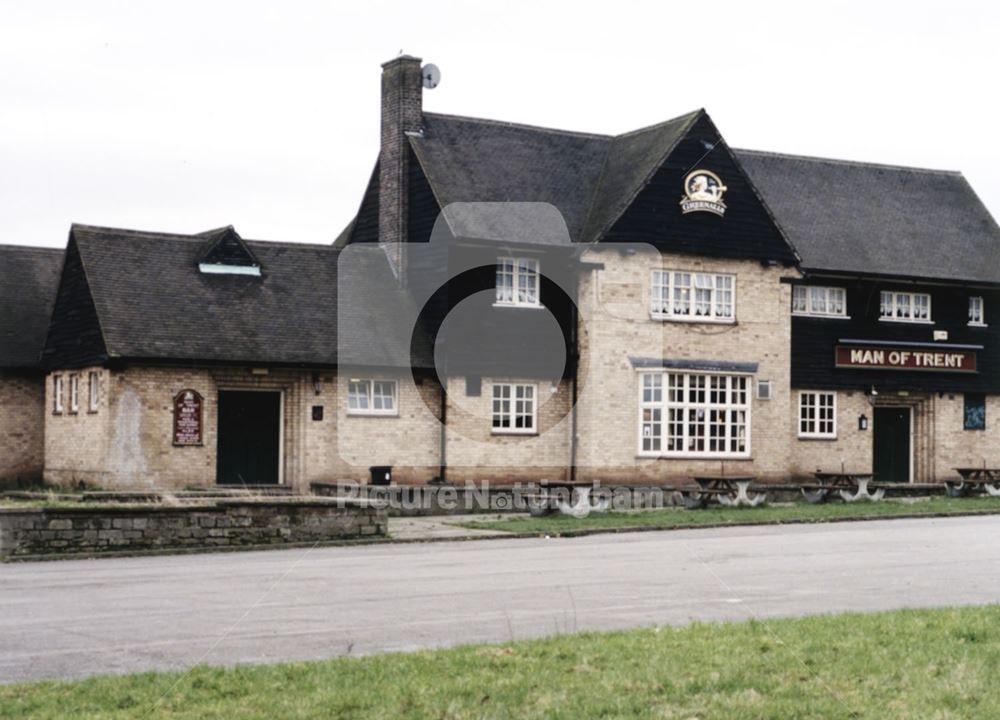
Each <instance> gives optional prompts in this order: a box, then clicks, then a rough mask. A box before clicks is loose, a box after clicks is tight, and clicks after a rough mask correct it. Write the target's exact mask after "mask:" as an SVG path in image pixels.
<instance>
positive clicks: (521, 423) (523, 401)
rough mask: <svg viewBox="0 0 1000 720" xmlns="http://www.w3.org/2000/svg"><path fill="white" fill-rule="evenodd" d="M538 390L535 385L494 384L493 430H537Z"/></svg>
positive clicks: (506, 431)
mask: <svg viewBox="0 0 1000 720" xmlns="http://www.w3.org/2000/svg"><path fill="white" fill-rule="evenodd" d="M536 398H537V390H536V386H535V385H519V384H515V383H495V384H494V385H493V432H494V433H525V434H527V433H534V432H536V411H537V402H536Z"/></svg>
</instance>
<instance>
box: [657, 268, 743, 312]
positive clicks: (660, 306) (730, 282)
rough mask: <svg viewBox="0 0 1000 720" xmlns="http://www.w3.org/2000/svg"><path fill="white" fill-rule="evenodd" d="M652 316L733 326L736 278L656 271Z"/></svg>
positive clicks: (733, 276)
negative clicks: (730, 324) (731, 324)
mask: <svg viewBox="0 0 1000 720" xmlns="http://www.w3.org/2000/svg"><path fill="white" fill-rule="evenodd" d="M650 287H651V293H650V304H649V312H650V314H651V315H652V316H653V317H654V318H657V319H661V320H681V321H686V322H724V323H731V322H733V321H734V319H735V317H736V276H735V275H715V274H709V273H691V272H678V271H675V270H653V275H652V283H651V286H650Z"/></svg>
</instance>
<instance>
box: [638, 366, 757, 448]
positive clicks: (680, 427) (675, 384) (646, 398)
mask: <svg viewBox="0 0 1000 720" xmlns="http://www.w3.org/2000/svg"><path fill="white" fill-rule="evenodd" d="M749 387H750V378H749V377H748V376H746V375H712V374H686V373H675V372H656V373H642V374H641V375H640V381H639V388H640V396H639V454H640V455H647V456H661V457H696V458H697V457H703V458H727V457H731V458H746V457H749V456H750V395H749Z"/></svg>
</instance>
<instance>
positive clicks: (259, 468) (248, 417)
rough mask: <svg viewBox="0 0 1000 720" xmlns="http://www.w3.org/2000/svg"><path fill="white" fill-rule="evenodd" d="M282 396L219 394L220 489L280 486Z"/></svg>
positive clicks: (218, 474)
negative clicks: (233, 486)
mask: <svg viewBox="0 0 1000 720" xmlns="http://www.w3.org/2000/svg"><path fill="white" fill-rule="evenodd" d="M280 442H281V393H279V392H248V391H238V390H220V391H219V445H218V460H217V463H216V481H217V482H218V483H219V484H220V485H273V484H277V482H278V478H279V474H278V462H279V459H280V455H281V452H280V448H279V443H280Z"/></svg>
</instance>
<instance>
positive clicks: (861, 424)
mask: <svg viewBox="0 0 1000 720" xmlns="http://www.w3.org/2000/svg"><path fill="white" fill-rule="evenodd" d="M867 429H868V416H867V415H865V414H864V413H861V415H859V416H858V430H867Z"/></svg>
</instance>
